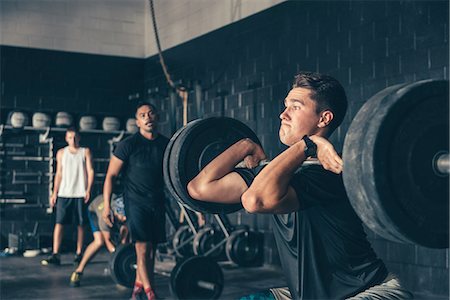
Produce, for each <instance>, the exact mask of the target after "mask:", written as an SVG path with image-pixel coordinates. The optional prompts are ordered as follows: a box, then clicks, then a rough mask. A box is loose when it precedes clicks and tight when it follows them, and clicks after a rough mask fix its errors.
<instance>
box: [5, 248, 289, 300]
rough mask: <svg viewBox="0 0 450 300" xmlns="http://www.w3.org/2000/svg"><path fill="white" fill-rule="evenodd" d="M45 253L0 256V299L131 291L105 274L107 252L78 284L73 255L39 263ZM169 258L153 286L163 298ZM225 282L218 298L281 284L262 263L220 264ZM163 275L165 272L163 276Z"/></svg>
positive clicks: (120, 295) (121, 295) (119, 295)
mask: <svg viewBox="0 0 450 300" xmlns="http://www.w3.org/2000/svg"><path fill="white" fill-rule="evenodd" d="M43 258H45V256H43V255H40V256H37V257H32V258H25V257H21V256H10V257H1V258H0V299H2V300H5V299H129V298H130V295H131V290H130V289H127V288H124V287H122V286H119V285H117V284H115V283H114V281H113V280H112V279H111V276H110V274H109V268H108V259H109V254H108V253H107V252H106V251H104V252H100V253H99V254H98V255H97V256H96V257H95V258H94V259H93V260H92V261H91V262H90V263H89V264H88V265H87V267H86V269H85V271H84V275H83V278H82V281H81V286H80V287H78V288H71V287H70V286H69V278H70V274H71V273H72V271H73V270H74V266H73V264H72V259H73V254H63V255H62V257H61V265H60V266H57V267H55V266H41V265H40V261H41V260H42V259H43ZM173 266H174V262H172V261H164V262H157V264H156V269H157V272H158V273H157V275H156V278H155V281H156V282H155V285H156V289H157V291H158V293H159V295H160V296H161V297H162V298H164V299H173V298H172V297H171V294H170V290H169V281H170V279H169V277H168V275H169V274H170V270H171V269H172V267H173ZM221 266H222V270H223V272H224V277H225V285H224V289H223V292H222V295H221V297H220V299H239V297H241V296H244V295H248V294H251V293H254V292H257V291H262V290H265V289H267V288H269V287H276V286H285V285H286V283H285V280H284V277H283V275H282V272H281V270H279V269H275V268H274V267H269V266H263V267H259V268H238V267H236V266H234V265H231V264H229V263H223V264H222V263H221ZM163 274H166V275H163Z"/></svg>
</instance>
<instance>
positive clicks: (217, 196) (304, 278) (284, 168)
mask: <svg viewBox="0 0 450 300" xmlns="http://www.w3.org/2000/svg"><path fill="white" fill-rule="evenodd" d="M284 104H285V109H284V111H283V112H282V113H281V115H280V119H281V127H280V130H279V137H280V140H281V142H282V143H283V144H285V145H287V146H289V148H288V149H287V150H285V151H284V152H282V153H281V154H280V155H278V156H277V157H275V158H274V159H273V160H272V161H271V162H270V163H269V164H267V165H266V166H265V167H257V168H255V167H256V166H257V165H258V163H259V162H260V161H262V160H264V159H265V158H266V156H265V153H264V151H263V149H262V148H261V147H260V146H259V145H258V144H256V143H255V142H253V141H251V140H250V139H243V140H240V141H238V142H237V143H235V144H234V145H232V146H231V147H229V148H228V149H227V150H226V151H224V152H223V153H222V154H220V155H219V156H218V157H216V158H215V159H214V160H213V161H212V162H210V163H209V164H208V165H207V166H206V167H205V168H204V169H203V170H202V171H201V172H200V173H199V174H198V175H197V176H196V177H195V178H194V179H193V180H192V181H190V182H189V184H188V191H189V194H190V195H191V196H192V197H193V198H194V199H197V200H202V201H208V202H216V203H226V204H234V203H239V202H242V205H243V206H244V208H245V209H246V210H247V211H249V212H251V213H274V214H275V215H274V234H275V238H276V242H277V247H278V251H279V253H280V259H281V263H282V267H283V270H284V272H285V274H286V277H287V281H288V286H289V289H287V288H279V289H272V290H271V293H269V294H267V295H266V296H267V297H268V298H274V297H275V298H276V299H291V298H293V299H297V298H299V299H343V298H352V299H362V298H377V297H380V298H383V299H394V298H395V299H399V298H400V299H402V298H403V299H407V298H410V297H412V295H411V294H410V293H409V292H407V291H406V290H404V289H403V288H402V287H401V285H400V283H399V280H398V279H397V278H395V276H393V275H392V274H390V273H388V271H387V269H386V267H385V265H384V263H383V262H382V261H381V260H380V259H378V258H377V256H376V254H375V253H374V251H373V250H372V248H371V246H370V244H369V242H368V241H367V238H366V234H365V233H364V229H363V226H362V222H361V220H360V219H359V217H358V216H357V215H356V214H355V212H354V210H353V208H352V206H351V205H350V203H349V200H348V198H347V195H346V192H345V188H344V185H343V182H342V176H341V175H340V173H341V172H342V165H343V164H342V160H341V158H340V157H339V155H338V154H337V153H336V151H335V150H334V147H333V146H332V144H331V143H330V142H329V141H328V137H329V136H330V135H331V134H332V133H333V131H334V130H335V129H336V128H337V127H338V126H339V125H340V124H341V122H342V120H343V118H344V115H345V112H346V109H347V99H346V95H345V91H344V89H343V88H342V86H341V85H340V83H339V82H338V81H337V80H335V79H334V78H332V77H330V76H326V75H322V74H317V73H309V72H301V73H300V74H298V75H297V76H296V77H295V81H294V84H293V88H292V89H291V91H290V92H289V93H288V95H287V97H286V99H285V100H284ZM312 156H317V159H318V160H319V161H320V163H321V164H322V165H321V166H320V165H306V164H305V165H304V166H303V167H302V165H303V163H304V162H305V160H307V158H308V157H312ZM242 160H244V161H245V163H246V166H247V168H248V169H245V168H235V166H236V165H237V164H238V163H239V162H240V161H242ZM299 168H300V170H299V171H298V172H296V171H297V170H298V169H299ZM294 212H297V214H294ZM292 223H294V224H297V223H298V228H299V230H300V232H298V233H296V231H295V228H297V226H290V227H289V226H287V224H292ZM297 237H298V240H297ZM297 262H298V263H297Z"/></svg>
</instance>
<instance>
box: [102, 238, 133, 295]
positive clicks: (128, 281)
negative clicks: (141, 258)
mask: <svg viewBox="0 0 450 300" xmlns="http://www.w3.org/2000/svg"><path fill="white" fill-rule="evenodd" d="M109 269H110V271H111V277H112V279H113V280H114V282H115V283H117V284H120V285H123V286H126V287H129V288H132V287H133V286H134V281H135V278H136V250H135V249H134V245H133V244H120V245H119V246H118V247H116V251H115V252H114V253H113V254H112V255H111V258H110V261H109Z"/></svg>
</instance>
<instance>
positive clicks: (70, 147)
mask: <svg viewBox="0 0 450 300" xmlns="http://www.w3.org/2000/svg"><path fill="white" fill-rule="evenodd" d="M78 149H80V145H73V146H70V145H69V151H70V152H77V151H78Z"/></svg>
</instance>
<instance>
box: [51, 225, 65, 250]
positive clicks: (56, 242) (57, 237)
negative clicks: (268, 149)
mask: <svg viewBox="0 0 450 300" xmlns="http://www.w3.org/2000/svg"><path fill="white" fill-rule="evenodd" d="M63 232H64V227H63V225H62V224H59V223H56V224H55V229H54V230H53V254H59V248H60V247H61V241H62V238H63Z"/></svg>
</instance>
